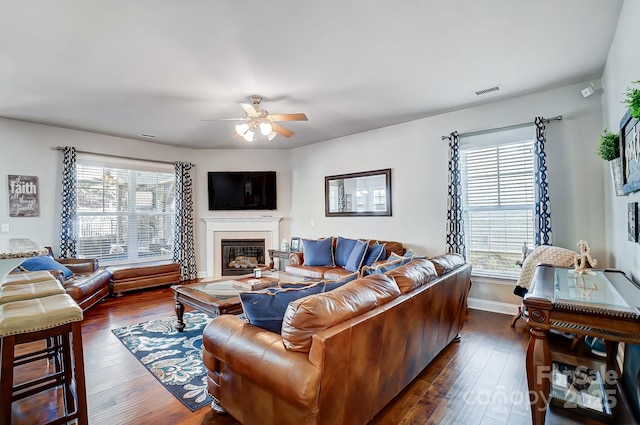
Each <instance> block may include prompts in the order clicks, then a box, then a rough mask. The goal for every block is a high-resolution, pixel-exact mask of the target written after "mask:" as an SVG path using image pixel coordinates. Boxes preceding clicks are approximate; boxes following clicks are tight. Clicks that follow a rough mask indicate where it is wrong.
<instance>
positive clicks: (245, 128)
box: [236, 123, 249, 136]
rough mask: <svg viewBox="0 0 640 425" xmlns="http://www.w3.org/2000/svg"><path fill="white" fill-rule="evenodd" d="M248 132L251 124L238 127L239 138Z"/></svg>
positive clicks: (238, 125)
mask: <svg viewBox="0 0 640 425" xmlns="http://www.w3.org/2000/svg"><path fill="white" fill-rule="evenodd" d="M247 131H249V124H246V123H245V124H237V125H236V133H238V136H244V135H245V133H246V132H247Z"/></svg>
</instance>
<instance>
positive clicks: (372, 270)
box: [362, 259, 402, 277]
mask: <svg viewBox="0 0 640 425" xmlns="http://www.w3.org/2000/svg"><path fill="white" fill-rule="evenodd" d="M401 263H402V259H398V260H394V261H389V262H388V263H382V264H379V265H377V266H375V267H368V266H365V267H363V268H362V277H365V276H369V275H372V274H383V273H386V272H388V271H389V270H393V269H395V268H396V267H400V266H401Z"/></svg>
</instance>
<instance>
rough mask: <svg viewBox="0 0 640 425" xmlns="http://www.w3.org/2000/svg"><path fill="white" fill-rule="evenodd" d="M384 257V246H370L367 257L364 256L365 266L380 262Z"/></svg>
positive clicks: (375, 243) (374, 244)
mask: <svg viewBox="0 0 640 425" xmlns="http://www.w3.org/2000/svg"><path fill="white" fill-rule="evenodd" d="M383 255H384V244H383V243H378V242H374V243H373V244H371V245H369V248H368V249H367V255H365V256H364V265H365V266H370V265H372V264H373V263H375V262H376V261H378V260H381V258H380V257H382V256H383Z"/></svg>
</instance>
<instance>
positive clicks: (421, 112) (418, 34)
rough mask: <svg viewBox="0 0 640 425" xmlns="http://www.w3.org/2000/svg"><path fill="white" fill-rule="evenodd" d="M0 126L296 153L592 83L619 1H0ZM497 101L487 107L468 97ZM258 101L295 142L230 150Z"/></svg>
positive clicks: (277, 140)
mask: <svg viewBox="0 0 640 425" xmlns="http://www.w3.org/2000/svg"><path fill="white" fill-rule="evenodd" d="M0 2H1V3H0V116H2V117H6V118H13V119H18V120H24V121H31V122H37V123H44V124H50V125H55V126H60V127H66V128H73V129H79V130H86V131H91V132H96V133H103V134H110V135H115V136H121V137H127V138H132V139H140V140H148V139H144V138H142V137H141V136H140V133H148V134H153V135H157V139H155V141H156V142H158V143H165V144H172V145H177V146H182V147H190V148H247V147H256V148H283V149H289V148H292V147H298V146H303V145H307V144H311V143H315V142H319V141H323V140H328V139H333V138H336V137H340V136H344V135H348V134H353V133H359V132H362V131H366V130H370V129H374V128H379V127H384V126H387V125H391V124H396V123H400V122H405V121H409V120H413V119H417V118H422V117H427V116H431V115H436V114H438V113H442V112H445V111H450V110H455V109H460V108H463V107H468V106H472V105H477V104H480V103H487V102H491V101H495V100H496V99H501V98H505V97H512V96H516V95H521V94H524V93H528V92H532V91H537V90H541V89H545V88H551V87H556V86H561V85H565V84H571V83H576V82H584V81H588V80H590V79H597V78H599V77H600V76H601V75H602V71H603V68H604V64H605V60H606V56H607V52H608V50H609V46H610V44H611V41H612V38H613V34H614V32H615V27H616V24H617V22H618V16H619V13H620V8H621V6H622V0H535V1H531V0H482V1H479V0H396V1H387V0H342V1H340V0H324V1H320V0H306V1H293V0H288V1H287V0H271V1H264V0H235V1H232V0H188V1H176V0H135V1H131V0H110V1H103V0H56V1H52V0H0ZM493 85H499V86H500V90H499V91H498V92H496V93H491V94H487V95H484V96H476V94H475V93H474V92H475V91H476V90H479V89H483V88H486V87H489V86H493ZM252 94H259V95H262V96H263V97H264V100H263V103H262V106H263V107H264V108H265V109H267V110H268V111H269V112H271V113H292V112H304V113H306V114H307V116H308V117H309V121H308V122H290V123H282V124H283V125H284V126H285V127H287V128H289V129H291V130H293V131H294V132H295V133H296V134H295V135H294V136H293V137H291V138H288V139H287V138H284V137H282V136H278V137H276V138H275V139H274V140H272V141H270V142H269V141H258V142H255V143H253V144H249V143H247V142H245V141H243V140H241V139H236V138H233V137H232V135H233V133H234V131H233V126H234V124H235V123H234V122H233V121H214V122H205V121H201V120H203V119H212V118H227V117H241V116H243V112H242V110H241V109H240V106H239V105H238V103H240V102H245V103H250V102H249V99H248V96H250V95H252Z"/></svg>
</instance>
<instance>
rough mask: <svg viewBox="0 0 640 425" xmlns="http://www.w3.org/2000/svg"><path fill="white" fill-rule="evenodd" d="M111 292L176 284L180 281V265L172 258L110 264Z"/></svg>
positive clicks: (119, 293)
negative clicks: (117, 264) (118, 264)
mask: <svg viewBox="0 0 640 425" xmlns="http://www.w3.org/2000/svg"><path fill="white" fill-rule="evenodd" d="M107 269H108V270H109V271H110V272H111V274H112V278H111V294H112V295H116V296H119V295H122V293H123V292H126V291H134V290H137V289H146V288H153V287H156V286H162V285H169V284H175V283H178V282H179V281H180V265H179V264H178V263H174V262H173V261H171V260H166V261H151V262H145V263H134V264H126V265H121V266H110V267H108V268H107Z"/></svg>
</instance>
